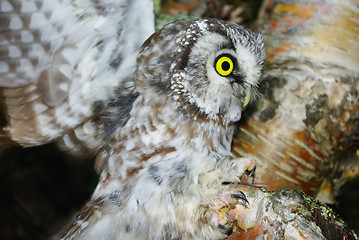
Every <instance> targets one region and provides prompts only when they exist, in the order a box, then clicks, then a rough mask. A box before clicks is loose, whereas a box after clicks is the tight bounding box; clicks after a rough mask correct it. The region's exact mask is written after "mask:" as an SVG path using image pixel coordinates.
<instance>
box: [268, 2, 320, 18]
mask: <svg viewBox="0 0 359 240" xmlns="http://www.w3.org/2000/svg"><path fill="white" fill-rule="evenodd" d="M316 10H317V8H316V6H305V5H299V4H293V5H287V4H278V5H277V6H275V8H274V11H273V12H274V14H278V15H279V14H281V13H282V12H288V13H291V14H292V15H293V16H295V17H297V18H302V19H309V18H311V17H313V15H314V13H315V12H316Z"/></svg>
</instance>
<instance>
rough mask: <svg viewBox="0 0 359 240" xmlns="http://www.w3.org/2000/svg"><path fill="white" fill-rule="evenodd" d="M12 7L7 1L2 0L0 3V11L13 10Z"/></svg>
mask: <svg viewBox="0 0 359 240" xmlns="http://www.w3.org/2000/svg"><path fill="white" fill-rule="evenodd" d="M13 10H14V8H13V7H12V5H11V4H10V3H9V2H8V1H2V2H1V4H0V11H1V12H10V11H13Z"/></svg>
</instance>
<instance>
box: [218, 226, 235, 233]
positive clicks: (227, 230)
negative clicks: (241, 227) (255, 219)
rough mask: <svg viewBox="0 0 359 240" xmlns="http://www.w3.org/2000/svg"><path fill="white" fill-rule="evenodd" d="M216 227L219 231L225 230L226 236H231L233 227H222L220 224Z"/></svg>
mask: <svg viewBox="0 0 359 240" xmlns="http://www.w3.org/2000/svg"><path fill="white" fill-rule="evenodd" d="M218 227H219V228H220V229H223V230H226V234H227V235H231V234H232V233H233V227H232V226H230V225H222V224H218Z"/></svg>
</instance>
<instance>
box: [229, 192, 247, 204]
mask: <svg viewBox="0 0 359 240" xmlns="http://www.w3.org/2000/svg"><path fill="white" fill-rule="evenodd" d="M231 198H239V199H242V200H243V201H245V202H246V203H247V204H249V202H248V200H247V197H246V195H245V194H244V193H243V192H242V191H236V192H235V193H232V194H231Z"/></svg>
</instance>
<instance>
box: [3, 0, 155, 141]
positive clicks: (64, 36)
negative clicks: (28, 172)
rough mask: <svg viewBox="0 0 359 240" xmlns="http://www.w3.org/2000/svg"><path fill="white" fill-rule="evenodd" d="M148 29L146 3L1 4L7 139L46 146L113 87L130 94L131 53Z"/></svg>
mask: <svg viewBox="0 0 359 240" xmlns="http://www.w3.org/2000/svg"><path fill="white" fill-rule="evenodd" d="M153 31H154V16H153V6H152V1H150V0H146V1H144V0H134V1H131V0H120V1H114V0H107V1H106V0H104V1H82V0H43V1H38V0H27V1H17V0H7V1H6V0H3V1H1V2H0V86H1V87H2V88H3V89H2V96H3V99H4V100H3V101H4V103H5V106H6V111H7V116H8V122H7V127H6V128H5V130H6V132H7V134H8V135H9V137H10V138H11V139H12V140H14V141H16V142H18V143H20V144H22V145H25V146H32V145H39V144H43V143H46V142H49V141H51V140H54V139H56V138H58V137H60V136H62V135H63V134H64V133H66V132H68V131H70V130H71V129H73V128H75V127H78V126H80V125H81V124H83V123H84V121H86V120H87V119H89V118H91V117H92V116H93V115H94V114H96V112H95V111H94V108H95V106H98V103H99V102H106V101H109V99H112V98H113V97H114V95H115V90H117V91H123V92H126V91H131V89H132V87H133V80H132V77H133V73H134V71H135V68H136V57H137V54H138V51H139V49H140V46H141V45H142V43H143V42H144V41H145V40H146V39H147V37H148V36H149V35H150V34H151V33H152V32H153ZM97 110H98V109H97Z"/></svg>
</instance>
